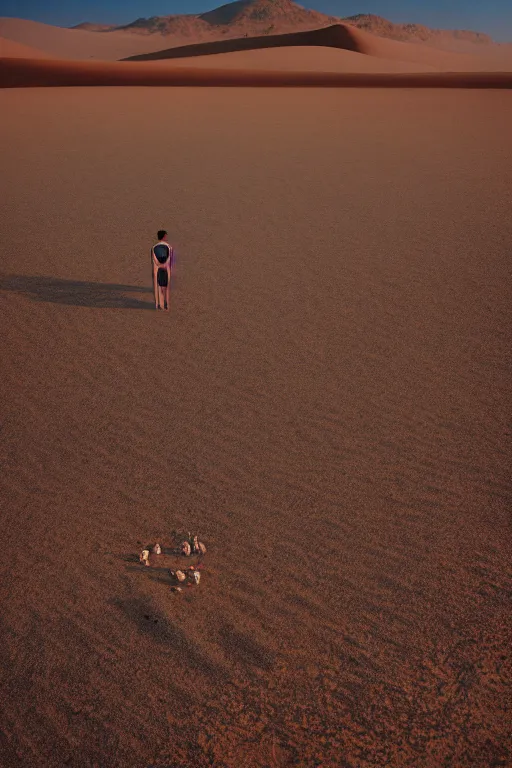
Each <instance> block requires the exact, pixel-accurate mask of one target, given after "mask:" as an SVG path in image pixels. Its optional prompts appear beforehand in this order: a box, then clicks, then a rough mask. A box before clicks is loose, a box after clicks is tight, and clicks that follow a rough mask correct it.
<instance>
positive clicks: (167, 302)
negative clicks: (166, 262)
mask: <svg viewBox="0 0 512 768" xmlns="http://www.w3.org/2000/svg"><path fill="white" fill-rule="evenodd" d="M168 277H169V279H168V280H167V286H166V288H165V304H164V307H165V308H166V309H169V306H170V301H171V275H170V274H169V276H168Z"/></svg>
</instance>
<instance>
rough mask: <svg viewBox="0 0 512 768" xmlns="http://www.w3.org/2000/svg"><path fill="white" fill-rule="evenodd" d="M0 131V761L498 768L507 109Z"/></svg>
mask: <svg viewBox="0 0 512 768" xmlns="http://www.w3.org/2000/svg"><path fill="white" fill-rule="evenodd" d="M0 109H1V110H2V113H3V115H5V116H7V117H6V119H3V120H2V121H1V122H0V140H1V143H2V146H3V147H4V153H3V170H2V190H3V192H4V195H3V198H4V201H5V202H4V206H3V209H2V212H1V214H0V216H1V219H0V224H1V231H2V251H1V266H0V269H1V277H0V322H1V327H2V334H1V337H0V358H1V360H2V365H1V367H0V384H1V388H2V399H1V405H0V416H1V429H2V436H1V443H0V459H1V462H2V470H1V473H0V488H1V492H2V508H1V513H0V520H1V524H2V531H3V536H2V541H3V546H4V557H3V558H2V566H1V579H0V585H1V586H0V590H1V598H2V612H1V621H0V661H1V668H2V676H1V692H2V702H3V704H2V715H1V716H0V717H1V720H0V749H1V751H2V753H3V758H2V759H3V765H5V766H9V768H10V767H11V766H13V767H14V766H16V767H17V766H23V767H24V768H26V766H31V768H32V767H33V768H39V766H41V768H42V767H43V766H44V768H54V767H55V768H60V766H64V765H70V766H76V767H78V766H80V767H81V766H93V765H97V766H102V768H111V767H114V766H116V767H117V766H119V768H126V767H127V766H129V767H130V768H131V767H132V766H133V768H140V767H141V766H146V765H147V766H149V765H151V766H159V767H160V768H163V766H171V765H172V766H173V767H174V766H176V768H178V767H179V768H205V767H206V766H215V768H235V767H236V768H241V766H245V767H246V768H249V766H251V767H254V768H263V766H272V767H273V768H274V766H294V765H295V766H303V767H304V768H305V767H306V766H307V767H308V768H309V767H310V766H323V767H324V766H329V767H330V766H336V767H339V766H346V767H347V768H374V766H393V768H401V766H414V767H415V768H417V767H419V766H421V768H439V766H441V765H450V766H457V768H463V767H465V766H501V765H503V766H505V765H507V764H508V762H509V761H510V759H511V753H510V744H509V742H508V741H507V719H508V715H509V713H508V712H507V706H508V704H507V700H508V697H507V686H508V685H509V684H510V659H509V656H508V655H507V654H508V650H507V629H508V628H509V619H510V612H509V611H510V593H511V580H510V569H509V562H507V551H509V538H508V536H509V528H507V523H508V518H507V514H508V513H507V510H509V509H510V478H509V473H508V470H507V466H508V464H509V462H510V458H511V456H510V453H511V451H510V432H509V429H510V427H509V416H510V403H511V398H510V335H511V334H510V314H509V311H510V299H511V296H510V293H511V291H510V286H511V282H510V243H511V236H512V225H511V223H510V222H511V220H510V203H511V198H510V190H511V188H512V187H511V183H512V172H511V170H510V141H509V140H510V132H511V127H512V102H511V100H510V96H509V95H508V93H505V92H497V91H486V92H468V91H457V90H455V91H434V90H432V91H429V90H427V91H411V90H403V91H400V90H395V91H382V90H381V91H379V90H365V91H358V90H350V91H332V90H318V91H314V90H307V91H306V90H301V89H297V90H293V91H287V90H281V91H275V90H266V89H262V90H257V91H255V90H251V91H246V90H243V89H240V90H239V89H236V88H235V89H229V90H222V89H215V88H211V89H204V90H203V89H200V88H197V89H190V90H189V89H179V90H164V89H136V88H130V87H124V88H119V89H117V88H110V89H98V90H95V89H92V88H91V89H88V88H81V89H73V88H70V89H34V90H32V89H23V90H10V91H3V92H1V93H0ZM162 226H163V227H165V228H167V229H168V230H169V233H170V237H171V240H172V242H173V243H174V244H175V247H176V253H177V260H176V268H175V272H174V277H173V291H172V307H171V312H170V313H168V314H165V313H163V312H162V313H157V312H155V311H154V309H153V301H152V292H151V286H150V280H149V278H150V269H149V247H150V245H151V244H152V242H153V240H154V235H155V231H156V230H157V229H158V228H159V227H162ZM184 530H194V531H197V532H198V533H200V534H201V537H202V538H203V539H204V541H205V542H206V544H207V546H208V553H207V557H206V560H205V570H204V571H203V577H202V581H201V584H200V586H199V587H198V588H197V589H193V588H190V589H187V590H186V591H185V592H184V593H183V594H182V595H176V594H171V592H170V587H169V584H170V580H169V577H168V574H167V570H166V567H167V565H168V564H169V563H170V562H171V561H172V558H170V557H168V556H165V557H164V558H162V559H161V562H157V561H156V560H154V561H153V565H154V567H153V568H151V569H144V568H141V567H140V566H139V565H138V561H137V553H138V551H139V550H140V549H141V547H142V545H143V544H145V543H147V542H149V541H152V540H155V539H156V538H158V539H160V540H161V541H162V543H163V544H164V545H166V546H167V547H169V546H170V544H171V543H172V541H173V531H184Z"/></svg>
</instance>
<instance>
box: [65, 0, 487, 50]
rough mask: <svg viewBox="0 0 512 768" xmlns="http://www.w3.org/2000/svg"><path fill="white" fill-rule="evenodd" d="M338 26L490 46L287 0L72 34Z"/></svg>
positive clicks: (451, 33)
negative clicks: (309, 6) (334, 13)
mask: <svg viewBox="0 0 512 768" xmlns="http://www.w3.org/2000/svg"><path fill="white" fill-rule="evenodd" d="M340 22H341V23H344V24H350V25H351V26H354V27H357V28H359V29H362V30H364V31H366V32H371V33H372V34H374V35H377V36H378V37H384V38H388V39H391V40H399V41H401V42H423V43H428V42H435V41H442V40H445V41H446V40H457V41H464V42H471V43H479V44H484V45H485V44H491V43H492V42H493V40H492V38H491V37H490V36H489V35H487V34H485V33H482V32H475V31H472V30H459V29H456V30H447V29H434V28H431V27H427V26H424V25H421V24H408V23H399V24H398V23H394V22H392V21H389V20H388V19H385V18H384V17H382V16H377V15H375V14H369V13H359V14H355V15H352V16H347V17H336V16H330V15H327V14H324V13H321V12H320V11H315V10H311V9H307V8H304V7H302V6H301V5H299V4H298V3H295V2H294V1H293V0H235V2H231V3H226V4H224V5H220V6H218V7H217V8H214V9H212V10H210V11H206V12H204V13H200V14H170V15H168V16H151V17H149V18H145V17H141V18H138V19H135V20H134V21H132V22H130V23H129V24H124V25H120V26H107V25H101V24H94V23H91V22H82V24H77V25H75V27H72V29H82V30H89V31H97V32H99V31H101V32H104V33H105V34H108V32H112V31H125V32H132V33H136V34H145V35H153V34H160V35H162V36H163V37H167V36H176V37H179V38H190V39H192V38H196V39H197V40H204V39H208V40H214V39H225V38H231V37H245V36H249V37H255V36H259V35H268V34H276V33H280V32H293V31H301V30H305V29H314V28H322V27H327V26H329V25H332V24H336V23H340Z"/></svg>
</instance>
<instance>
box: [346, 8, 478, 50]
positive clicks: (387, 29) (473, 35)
mask: <svg viewBox="0 0 512 768" xmlns="http://www.w3.org/2000/svg"><path fill="white" fill-rule="evenodd" d="M343 21H345V22H346V23H348V24H353V25H354V26H355V27H359V29H364V30H366V32H371V33H372V34H373V35H378V37H388V38H390V39H391V40H402V41H403V42H407V43H411V42H429V41H432V40H435V39H438V38H444V39H454V40H464V41H465V42H470V43H492V38H491V37H489V35H484V34H483V33H482V32H470V31H467V30H461V29H455V30H451V29H430V27H424V26H422V25H421V24H393V22H391V21H388V20H387V19H384V18H382V16H374V15H373V14H371V13H358V14H357V15H356V16H348V17H347V18H345V19H343Z"/></svg>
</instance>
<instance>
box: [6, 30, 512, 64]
mask: <svg viewBox="0 0 512 768" xmlns="http://www.w3.org/2000/svg"><path fill="white" fill-rule="evenodd" d="M212 34H213V33H212ZM0 36H1V37H3V38H4V39H5V40H10V41H12V42H13V43H20V44H21V45H27V46H29V48H30V47H32V48H35V49H37V50H38V51H44V52H45V53H46V54H48V56H49V57H50V58H63V59H71V60H91V59H96V60H102V61H115V60H118V59H124V58H131V57H133V56H141V58H142V59H143V60H146V59H151V58H154V59H171V58H183V57H187V58H189V59H191V58H192V57H196V56H201V57H202V61H203V62H205V59H204V57H205V56H210V55H212V54H217V55H223V54H226V53H229V52H232V53H233V52H238V53H239V52H241V51H246V52H247V51H250V50H260V49H266V50H269V51H270V50H272V49H276V48H283V51H287V53H288V56H289V60H290V62H291V61H293V62H294V63H293V66H292V64H291V63H289V62H287V57H286V56H285V55H284V54H283V55H282V56H281V57H280V59H279V66H280V67H283V68H285V69H287V70H289V69H292V68H296V69H298V70H303V69H306V70H307V69H313V70H317V71H318V70H320V69H321V66H320V64H319V63H318V62H317V63H315V62H313V57H314V55H313V54H306V53H305V48H309V47H313V48H316V49H318V48H337V49H339V50H343V51H350V52H356V53H360V54H365V55H367V56H372V57H375V58H377V59H379V60H385V62H386V63H385V64H382V67H383V70H382V71H386V72H390V71H395V69H396V70H397V71H406V68H405V67H404V66H402V65H398V66H396V67H394V66H393V65H392V64H391V63H390V62H393V61H396V62H406V63H408V64H411V65H412V70H413V71H416V72H421V71H429V70H439V71H450V72H460V71H470V72H479V71H512V47H508V46H498V45H486V46H483V45H480V46H477V45H474V44H473V45H471V44H469V43H465V42H464V41H459V43H457V41H455V43H457V44H460V45H459V50H458V52H455V51H453V50H451V51H450V50H442V46H440V47H439V48H435V47H432V46H431V45H422V44H419V43H418V44H412V43H402V42H398V41H395V40H389V39H385V38H380V37H377V36H376V35H373V34H371V33H369V32H365V31H364V30H360V29H358V28H357V27H353V26H351V25H349V24H337V25H333V26H331V27H327V28H324V29H317V30H309V31H306V32H296V33H291V34H280V35H265V36H260V37H252V38H245V37H242V38H236V39H231V38H230V39H223V40H221V41H218V40H217V41H212V40H211V39H210V40H208V39H207V41H206V42H202V43H201V42H200V40H201V37H199V38H198V39H196V40H195V41H194V43H193V44H190V36H184V37H180V36H179V35H169V36H163V35H160V34H158V33H155V34H137V33H136V32H132V33H130V32H125V31H114V32H90V31H85V30H80V29H62V28H60V27H53V26H50V25H46V24H40V23H38V22H32V21H26V20H23V19H10V18H3V19H1V18H0ZM185 43H188V44H187V45H185ZM455 43H454V46H455ZM169 46H172V48H169ZM447 46H448V47H449V45H448V43H447ZM293 49H296V50H295V51H294V50H293ZM298 49H300V51H301V52H303V53H304V56H303V58H304V62H305V63H304V64H302V65H301V61H300V60H299V50H298ZM4 50H5V52H4V53H1V52H0V53H1V56H4V57H5V56H10V55H11V54H10V53H9V49H8V48H6V47H4ZM13 50H14V49H13ZM12 55H16V56H17V55H18V54H17V53H13V54H12ZM26 55H27V56H28V55H29V53H28V52H26ZM37 55H38V56H40V55H41V54H39V53H38V54H37ZM223 58H224V61H225V62H226V66H227V67H229V68H234V63H232V62H233V61H234V60H229V59H227V57H226V56H223ZM244 58H245V59H246V60H248V61H249V64H248V66H249V67H250V68H254V67H255V66H257V68H261V69H264V68H269V67H265V66H264V65H263V64H260V63H259V62H260V61H262V59H261V58H258V57H257V56H255V55H253V56H250V55H248V54H247V55H246V56H245V57H244ZM329 61H330V63H331V65H332V64H334V59H333V58H332V57H330V60H329ZM341 61H342V59H341V58H340V59H339V60H338V63H337V64H336V65H335V68H334V71H338V70H339V69H340V66H339V65H340V62H341ZM345 61H346V64H347V71H355V63H356V61H357V60H356V59H353V58H350V57H349V58H346V59H345ZM360 62H361V71H363V72H366V71H376V70H378V65H377V64H369V63H368V62H365V63H363V62H362V60H360ZM194 66H197V64H196V63H194ZM270 68H272V67H270Z"/></svg>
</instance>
